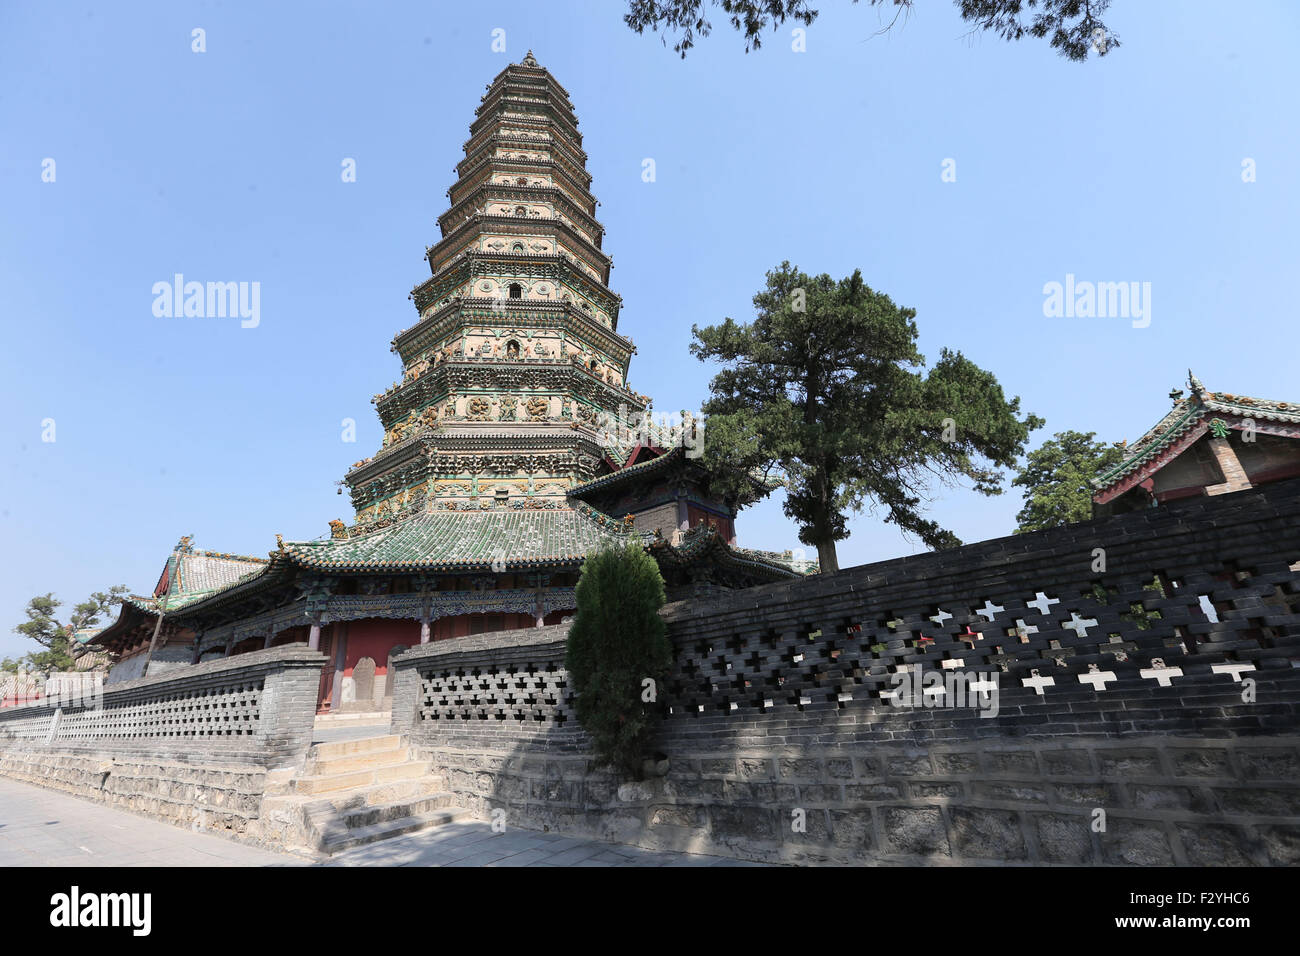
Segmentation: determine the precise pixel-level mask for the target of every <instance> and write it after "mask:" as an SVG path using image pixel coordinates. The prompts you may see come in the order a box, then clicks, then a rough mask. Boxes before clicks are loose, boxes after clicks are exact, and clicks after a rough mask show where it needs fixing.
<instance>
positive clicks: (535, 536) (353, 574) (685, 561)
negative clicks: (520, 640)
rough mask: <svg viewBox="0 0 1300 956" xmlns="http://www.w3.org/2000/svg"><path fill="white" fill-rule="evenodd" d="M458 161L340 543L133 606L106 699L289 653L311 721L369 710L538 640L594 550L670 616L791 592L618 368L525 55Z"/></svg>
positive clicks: (612, 297)
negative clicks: (227, 661)
mask: <svg viewBox="0 0 1300 956" xmlns="http://www.w3.org/2000/svg"><path fill="white" fill-rule="evenodd" d="M464 153H465V156H464V159H462V160H461V161H460V163H459V164H458V165H457V167H456V174H457V177H458V178H457V180H456V182H455V184H454V185H453V186H452V187H451V188H450V189H449V190H448V193H447V195H448V199H449V201H450V208H449V209H448V210H447V211H446V212H445V213H444V214H443V215H442V216H441V217H440V218H439V220H438V226H439V230H440V237H439V238H438V241H437V242H436V243H435V244H434V245H432V246H430V247H429V248H428V249H427V259H428V264H429V270H430V276H429V278H428V279H426V280H424V281H423V282H421V283H420V284H419V285H418V286H416V287H415V289H414V290H413V291H412V293H411V299H412V300H413V301H414V304H415V308H416V311H417V319H416V322H415V324H413V325H412V326H410V327H409V328H406V329H403V330H401V331H400V332H398V333H397V335H396V336H395V337H394V339H393V340H392V351H393V352H394V353H396V355H397V357H398V358H399V359H400V362H401V368H402V373H401V380H400V381H399V382H397V383H394V384H393V386H392V387H390V388H389V389H388V390H387V391H385V392H383V393H382V394H380V395H377V396H375V398H374V404H375V407H376V411H377V412H378V415H379V419H380V422H381V423H382V425H383V428H384V437H383V441H382V446H381V447H380V448H379V449H378V450H377V451H376V453H375V454H374V455H373V456H372V457H370V458H367V459H365V460H363V461H359V462H356V463H355V464H354V465H353V466H352V468H351V469H350V470H349V471H348V472H347V474H346V476H345V478H344V483H345V484H346V486H347V487H348V489H349V490H350V493H351V502H352V506H353V509H354V516H353V520H352V521H351V523H349V522H346V521H344V520H342V519H335V520H333V521H331V522H330V523H329V524H330V530H329V532H328V534H325V535H322V537H321V538H320V539H318V540H315V541H302V542H286V541H283V540H278V544H277V548H276V550H275V551H272V552H271V553H270V557H269V560H266V561H261V560H259V559H239V560H240V561H247V560H252V561H256V564H255V565H252V564H249V563H243V564H234V565H231V566H230V567H226V568H225V570H224V571H223V572H222V573H226V574H227V575H228V576H229V579H228V580H223V581H221V582H220V583H219V585H217V586H214V587H212V588H209V589H202V590H198V591H194V592H192V593H185V594H180V593H179V592H176V593H173V591H172V590H170V588H171V584H172V582H173V579H171V578H169V579H168V586H167V587H163V588H161V590H159V589H155V593H154V595H153V596H152V597H151V598H138V599H132V600H131V601H129V602H128V603H127V604H126V605H124V608H123V612H122V615H121V617H120V618H119V620H118V622H117V623H115V624H114V625H112V626H110V627H108V628H106V629H105V630H104V631H103V632H101V634H100V635H98V636H97V637H96V639H95V640H96V641H97V642H98V643H99V644H100V646H103V647H105V648H109V649H111V650H114V651H115V652H116V653H117V654H118V655H119V656H120V658H121V661H120V662H119V664H118V665H117V667H116V668H115V670H114V672H113V673H111V674H110V681H111V680H113V679H114V677H115V676H116V674H118V673H119V672H120V673H121V674H124V675H130V676H135V675H137V674H139V673H142V672H144V670H145V659H146V658H149V657H150V656H152V659H153V660H155V661H159V662H163V661H166V662H168V663H171V662H174V661H175V660H176V656H177V655H178V654H186V655H188V656H189V658H190V660H191V661H193V662H197V661H199V660H206V659H208V658H210V657H214V656H228V655H231V654H238V653H242V652H245V651H249V650H255V649H260V648H263V647H271V646H275V645H278V644H285V643H292V642H297V641H305V642H307V643H308V644H309V645H310V646H312V647H316V648H319V649H320V650H322V651H324V652H325V653H326V654H327V655H328V656H329V657H330V659H331V660H332V661H333V664H334V666H333V667H332V668H331V667H327V668H326V670H325V673H324V675H323V677H322V681H321V688H320V703H321V706H322V707H323V708H325V709H329V710H339V709H345V710H346V709H355V710H374V709H382V708H383V707H384V704H385V700H386V697H387V693H388V690H389V688H387V687H386V675H387V671H388V665H389V662H390V661H391V659H392V657H393V656H394V655H396V654H398V653H401V651H403V650H405V649H407V648H409V647H410V646H412V645H413V644H416V643H422V642H427V641H430V640H442V639H448V638H455V637H462V636H467V635H470V634H477V633H482V632H487V631H494V630H503V629H510V628H519V627H527V626H532V625H537V626H543V625H546V624H553V623H559V622H560V621H561V620H562V619H563V617H564V616H565V615H568V614H572V613H573V610H574V608H575V607H576V598H575V586H576V583H577V579H578V573H579V570H580V568H581V566H582V562H583V560H584V558H585V557H586V555H588V554H590V553H591V552H593V551H595V550H597V549H599V548H601V547H604V546H607V545H609V544H611V543H613V544H618V543H623V542H627V541H636V542H638V543H640V544H641V545H642V546H644V547H645V548H646V549H647V550H648V551H649V553H651V554H652V555H654V557H655V558H656V560H657V561H658V563H659V565H660V568H661V569H662V570H663V572H664V576H665V580H666V583H667V585H668V588H669V594H670V599H671V598H672V597H682V596H686V595H690V594H698V593H701V589H706V590H707V589H716V588H735V587H746V586H749V585H753V584H758V583H762V582H766V581H773V580H779V579H783V578H789V577H792V576H795V575H796V574H797V573H798V572H796V571H795V570H792V568H791V567H790V566H789V563H788V557H789V556H788V555H786V556H781V555H772V554H767V553H761V552H753V551H745V550H743V549H740V548H737V547H736V546H735V514H736V511H737V510H738V509H739V508H740V507H743V506H744V505H745V504H748V503H749V502H750V501H752V500H755V499H757V498H759V497H761V496H762V495H764V494H766V493H768V492H769V491H770V490H771V489H770V487H769V486H766V485H763V484H762V483H760V482H758V481H754V482H752V493H750V494H747V495H746V496H745V497H744V498H743V499H739V500H738V499H726V498H724V497H722V496H721V495H720V494H717V493H715V492H714V491H713V490H712V488H711V487H710V481H709V475H708V473H707V472H706V470H705V469H704V468H703V466H702V464H701V462H700V461H699V459H698V450H699V438H700V432H699V428H698V426H696V425H695V424H693V423H691V422H689V421H688V422H686V423H684V424H683V425H681V426H679V427H675V428H668V427H664V426H656V425H653V424H652V423H651V422H650V419H649V415H648V412H649V410H650V400H649V399H648V398H647V397H646V396H645V395H641V394H639V393H637V392H635V391H634V390H632V389H631V388H630V387H629V386H628V385H627V376H628V366H629V362H630V360H631V356H632V353H633V351H634V348H633V345H632V342H631V341H630V340H629V339H628V338H626V337H625V336H623V335H621V334H619V332H618V325H619V309H620V306H621V301H620V299H619V297H618V296H617V295H616V294H615V293H614V292H613V291H612V290H611V289H610V286H609V277H610V268H611V261H610V258H609V256H608V255H606V254H605V252H604V251H603V250H602V237H603V232H604V230H603V228H602V227H601V225H600V223H599V222H598V221H597V220H596V218H595V210H596V200H595V198H594V197H593V196H592V194H591V191H590V186H591V176H590V174H589V173H587V171H586V159H587V157H586V154H585V153H584V152H583V149H582V136H581V134H579V132H578V121H577V118H576V117H575V115H574V112H573V107H572V105H571V103H570V102H569V95H568V93H567V92H566V91H565V90H564V88H563V87H562V86H560V84H559V83H558V82H556V81H555V79H554V78H553V77H552V76H551V75H550V73H549V72H548V71H546V70H545V69H543V68H542V67H541V66H539V65H538V63H537V61H536V60H535V59H534V58H533V56H532V54H531V53H530V54H529V55H528V56H527V57H525V58H524V60H523V62H521V63H518V64H512V65H510V66H508V67H507V68H506V69H505V70H503V71H502V72H501V74H500V75H498V76H497V77H496V79H495V80H494V81H493V82H492V83H491V84H489V86H488V89H487V93H486V94H485V95H484V96H483V99H482V103H481V104H480V105H479V108H478V110H477V116H476V118H475V120H474V122H473V123H472V124H471V125H470V137H469V140H468V141H467V142H466V143H465V147H464ZM277 539H279V536H277ZM186 548H190V545H189V543H188V540H185V541H183V542H182V546H180V547H179V548H178V551H177V553H176V554H174V555H173V559H174V561H175V562H176V563H175V565H174V566H175V567H176V568H178V569H180V568H184V567H185V566H186V565H185V560H192V559H193V555H192V548H191V549H190V551H189V552H186V551H185V549H186ZM227 557H229V556H227ZM182 559H185V560H182ZM214 560H215V559H214ZM229 563H230V562H229V561H227V564H229ZM168 567H169V568H170V567H173V565H172V564H169V565H168ZM800 570H801V571H806V570H812V569H811V568H802V569H800ZM236 571H238V572H239V573H238V574H237V575H236V574H235V572H236ZM214 573H215V572H214ZM164 576H165V577H166V573H165V575H164ZM204 580H206V579H204ZM160 615H161V623H160V620H159V617H160ZM155 629H156V630H157V632H158V633H159V634H160V635H161V637H160V640H158V641H154V640H153V637H152V635H153V632H154V630H155ZM146 637H148V640H146ZM128 659H130V660H131V661H132V663H130V664H129V665H128V664H127V661H128ZM154 669H155V670H156V668H154Z"/></svg>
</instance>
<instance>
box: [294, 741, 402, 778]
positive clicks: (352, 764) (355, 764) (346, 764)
mask: <svg viewBox="0 0 1300 956" xmlns="http://www.w3.org/2000/svg"><path fill="white" fill-rule="evenodd" d="M409 759H410V751H409V750H408V749H407V748H406V747H393V748H392V749H391V750H371V751H366V752H363V753H356V754H348V755H346V756H343V757H318V758H317V759H315V760H313V761H312V762H311V764H310V765H309V766H308V768H307V769H308V773H309V774H311V775H313V776H319V777H327V776H330V775H332V774H336V773H351V772H352V771H354V770H375V769H378V768H379V767H392V766H395V765H396V764H399V763H405V762H406V761H407V760H409Z"/></svg>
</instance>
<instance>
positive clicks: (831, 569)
mask: <svg viewBox="0 0 1300 956" xmlns="http://www.w3.org/2000/svg"><path fill="white" fill-rule="evenodd" d="M817 563H818V564H820V565H821V573H822V574H834V573H835V572H836V571H838V570H839V569H840V559H839V557H838V556H836V554H835V542H834V541H833V540H830V539H827V540H826V541H818V542H817Z"/></svg>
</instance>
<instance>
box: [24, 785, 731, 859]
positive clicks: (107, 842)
mask: <svg viewBox="0 0 1300 956" xmlns="http://www.w3.org/2000/svg"><path fill="white" fill-rule="evenodd" d="M304 865H310V861H308V860H305V859H303V858H301V857H297V856H293V855H291V854H288V853H278V852H275V851H273V850H264V849H260V848H258V847H253V846H246V845H245V844H242V843H236V842H235V841H234V840H228V839H226V838H225V837H220V836H215V835H213V834H210V833H195V832H193V831H191V830H186V829H183V828H181V827H178V826H172V825H171V824H168V823H162V822H160V821H157V820H150V819H149V818H148V817H143V816H139V815H138V814H135V813H129V812H127V811H125V810H118V809H116V808H115V807H109V806H105V805H104V804H102V803H96V802H94V801H92V800H85V799H82V798H80V797H74V796H71V795H69V794H66V793H59V792H58V791H55V790H46V789H44V788H42V787H36V786H33V785H32V784H28V783H22V782H20V781H17V780H10V779H7V778H4V777H0V868H7V867H11V866H304ZM324 865H326V866H750V865H756V864H747V863H741V862H738V861H735V860H729V859H725V858H723V857H716V856H701V855H698V854H691V853H655V852H652V851H650V850H641V849H638V848H636V847H630V846H622V845H619V844H615V843H601V842H599V841H596V840H579V839H575V838H573V837H565V836H560V835H559V834H555V833H538V832H536V831H533V830H518V829H511V830H507V831H506V832H504V833H493V832H492V828H491V826H490V825H489V824H486V823H453V824H448V825H446V826H442V827H436V828H434V829H431V830H425V831H424V832H422V833H413V834H411V835H409V836H403V837H396V838H394V839H392V840H385V841H383V842H382V843H372V844H370V845H368V846H363V847H357V848H356V849H355V850H348V851H347V852H345V853H340V854H338V855H336V856H335V857H333V858H332V859H330V860H329V861H327V862H325V863H324Z"/></svg>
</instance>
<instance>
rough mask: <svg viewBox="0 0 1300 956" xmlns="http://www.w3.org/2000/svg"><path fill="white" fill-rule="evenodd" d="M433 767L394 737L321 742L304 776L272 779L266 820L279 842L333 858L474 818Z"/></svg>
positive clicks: (283, 775)
mask: <svg viewBox="0 0 1300 956" xmlns="http://www.w3.org/2000/svg"><path fill="white" fill-rule="evenodd" d="M430 769H431V764H430V763H429V761H427V760H416V759H414V758H413V757H412V756H411V750H410V747H409V746H408V743H407V740H406V738H405V737H402V736H397V735H394V734H384V735H382V736H376V737H366V738H362V739H357V740H340V741H337V742H333V743H322V744H315V745H313V747H312V748H311V751H310V753H309V754H308V756H307V762H306V765H305V766H304V767H303V769H302V770H300V771H298V772H296V773H295V772H293V771H281V772H280V775H279V777H278V778H275V779H270V780H268V787H267V790H266V796H265V797H264V798H263V802H262V818H263V820H264V821H265V825H266V828H267V831H268V835H269V836H271V837H272V838H273V839H277V840H280V841H281V842H284V843H285V844H286V845H289V846H294V847H300V848H306V849H310V850H314V851H317V852H319V853H324V854H326V855H333V854H335V853H339V852H341V851H343V850H349V849H351V848H353V847H357V846H361V845H363V844H366V843H374V842H375V841H377V840H386V839H388V838H389V837H395V836H400V835H402V834H405V833H414V832H416V831H417V830H424V829H427V828H428V827H435V826H441V825H442V824H444V823H451V822H452V821H455V820H460V819H465V818H467V817H468V816H469V814H468V812H467V811H465V810H462V809H459V808H457V807H453V806H452V799H453V797H452V794H450V793H446V792H445V791H444V790H443V781H442V779H441V778H439V777H436V776H433V775H431V774H430V772H429V771H430Z"/></svg>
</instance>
